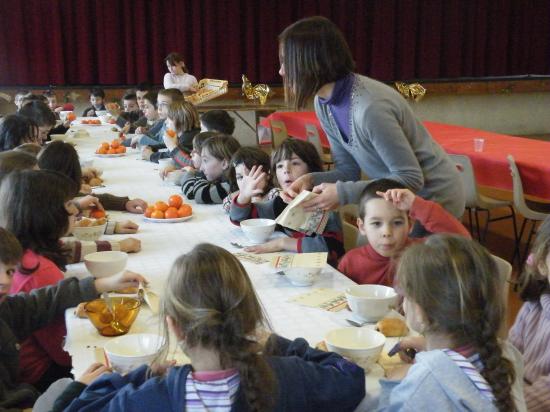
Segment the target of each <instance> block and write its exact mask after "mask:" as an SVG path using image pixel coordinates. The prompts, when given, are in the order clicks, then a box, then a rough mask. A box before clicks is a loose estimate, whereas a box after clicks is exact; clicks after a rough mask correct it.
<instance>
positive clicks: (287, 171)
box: [229, 138, 344, 265]
mask: <svg viewBox="0 0 550 412" xmlns="http://www.w3.org/2000/svg"><path fill="white" fill-rule="evenodd" d="M271 170H272V175H274V176H275V177H276V178H277V183H278V184H279V186H280V187H281V189H282V190H285V189H286V188H287V187H289V186H290V185H291V184H292V183H293V182H294V181H296V179H298V178H299V177H300V176H303V175H304V174H307V173H311V172H319V171H321V170H323V163H322V161H321V158H320V157H319V153H318V152H317V150H316V149H315V146H313V145H312V144H311V143H309V142H306V141H303V140H298V139H292V138H289V139H286V140H285V141H283V143H281V145H280V146H279V147H278V148H277V149H276V150H275V152H273V154H272V157H271ZM266 172H267V171H264V170H263V168H261V167H252V168H251V169H250V172H249V173H244V174H243V178H242V182H241V185H240V186H239V195H238V196H236V197H235V198H234V199H233V202H232V203H231V209H230V212H229V217H230V219H231V221H232V222H233V223H235V224H240V222H241V221H243V220H246V219H250V218H256V217H260V218H267V219H275V218H277V216H279V214H281V213H282V211H283V210H284V209H285V208H286V206H287V204H286V203H285V202H284V201H283V199H282V198H281V197H280V196H277V197H275V198H274V199H272V200H270V201H266V202H260V203H252V198H253V197H254V196H257V195H259V194H261V193H262V192H263V189H262V188H261V186H262V182H263V181H264V179H265V177H266V176H265V175H267V173H266ZM282 230H283V231H284V233H286V234H287V235H288V237H282V238H277V239H274V240H271V241H269V242H267V243H264V244H263V245H257V246H250V247H248V248H245V250H246V251H247V252H252V253H270V252H279V251H281V250H288V251H292V252H299V253H301V252H328V254H329V258H328V261H329V263H330V264H331V265H336V262H337V260H338V258H340V256H342V255H343V254H344V245H343V241H342V228H341V225H340V218H339V216H338V215H337V214H336V213H335V212H330V215H329V219H328V223H327V225H326V228H325V232H324V233H323V234H322V235H318V234H312V235H310V236H308V235H306V234H305V233H301V232H296V231H294V230H291V229H286V228H282Z"/></svg>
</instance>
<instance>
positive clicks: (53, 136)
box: [50, 134, 69, 142]
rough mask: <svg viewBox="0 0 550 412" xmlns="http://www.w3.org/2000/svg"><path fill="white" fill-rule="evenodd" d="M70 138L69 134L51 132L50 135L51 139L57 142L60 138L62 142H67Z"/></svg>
mask: <svg viewBox="0 0 550 412" xmlns="http://www.w3.org/2000/svg"><path fill="white" fill-rule="evenodd" d="M68 138H69V135H66V134H51V135H50V140H51V141H52V142H56V141H58V140H60V141H62V142H66V141H67V139H68Z"/></svg>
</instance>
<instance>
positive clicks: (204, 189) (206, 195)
mask: <svg viewBox="0 0 550 412" xmlns="http://www.w3.org/2000/svg"><path fill="white" fill-rule="evenodd" d="M182 182H183V183H182V185H181V191H182V192H183V194H184V195H185V197H187V199H189V200H193V199H194V200H195V202H197V203H203V204H221V203H222V202H223V199H224V198H225V197H226V196H227V195H228V194H229V193H231V189H232V188H231V184H230V183H229V182H228V181H227V180H226V179H225V178H223V177H222V178H221V179H219V180H215V181H213V182H211V181H209V180H207V179H206V177H205V176H204V174H203V173H202V172H197V171H189V172H184V174H183V177H182Z"/></svg>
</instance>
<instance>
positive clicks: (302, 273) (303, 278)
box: [284, 268, 321, 286]
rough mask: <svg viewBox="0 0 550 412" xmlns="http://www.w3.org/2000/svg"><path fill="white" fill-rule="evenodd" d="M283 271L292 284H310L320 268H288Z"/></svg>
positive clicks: (316, 276)
mask: <svg viewBox="0 0 550 412" xmlns="http://www.w3.org/2000/svg"><path fill="white" fill-rule="evenodd" d="M284 272H285V275H286V276H287V278H288V280H290V283H292V284H293V285H295V286H311V285H313V283H314V282H315V280H317V278H318V277H319V273H321V268H288V269H285V270H284Z"/></svg>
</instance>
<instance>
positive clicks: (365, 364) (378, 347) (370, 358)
mask: <svg viewBox="0 0 550 412" xmlns="http://www.w3.org/2000/svg"><path fill="white" fill-rule="evenodd" d="M385 343H386V337H385V336H384V335H383V334H381V333H380V332H377V331H375V330H373V329H369V328H364V327H363V328H355V327H351V328H340V329H333V330H331V331H330V332H328V333H327V334H326V336H325V344H326V346H327V349H328V350H329V351H331V352H336V353H338V354H340V355H342V356H344V357H346V358H348V359H351V360H352V361H353V362H355V363H356V364H358V365H359V366H361V367H362V368H364V369H365V370H368V369H370V367H371V366H372V365H374V364H375V363H376V361H377V360H378V357H379V356H380V353H381V352H382V348H383V347H384V344H385Z"/></svg>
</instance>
